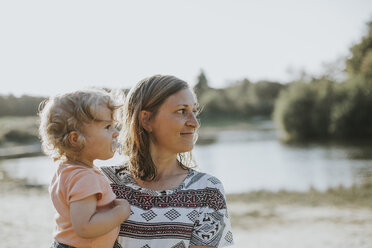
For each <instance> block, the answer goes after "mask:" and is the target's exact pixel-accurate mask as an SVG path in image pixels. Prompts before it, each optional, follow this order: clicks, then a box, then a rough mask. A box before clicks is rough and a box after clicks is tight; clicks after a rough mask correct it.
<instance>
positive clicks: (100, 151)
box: [81, 105, 119, 161]
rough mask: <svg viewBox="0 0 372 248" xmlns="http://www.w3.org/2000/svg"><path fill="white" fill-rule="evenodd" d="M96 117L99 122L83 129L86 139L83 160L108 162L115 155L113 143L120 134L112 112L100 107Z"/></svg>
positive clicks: (82, 153)
mask: <svg viewBox="0 0 372 248" xmlns="http://www.w3.org/2000/svg"><path fill="white" fill-rule="evenodd" d="M95 117H96V119H97V121H93V122H91V123H89V124H85V125H84V126H83V128H82V132H83V134H84V137H85V146H84V148H83V150H82V151H81V159H83V160H90V161H93V160H95V159H101V160H106V159H110V158H112V156H113V155H114V152H113V151H112V143H113V139H114V138H117V137H118V135H119V133H118V130H117V129H116V128H115V126H114V120H113V119H112V116H111V110H110V109H109V108H107V107H106V106H101V105H100V106H98V107H97V108H96V111H95Z"/></svg>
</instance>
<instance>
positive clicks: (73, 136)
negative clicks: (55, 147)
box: [68, 131, 80, 147]
mask: <svg viewBox="0 0 372 248" xmlns="http://www.w3.org/2000/svg"><path fill="white" fill-rule="evenodd" d="M79 135H80V134H79V133H78V132H76V131H71V132H70V133H69V134H68V142H70V144H71V145H72V146H74V147H75V146H78V145H79V144H78V140H79Z"/></svg>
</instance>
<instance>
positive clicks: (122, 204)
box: [112, 199, 130, 221]
mask: <svg viewBox="0 0 372 248" xmlns="http://www.w3.org/2000/svg"><path fill="white" fill-rule="evenodd" d="M112 204H113V207H114V208H115V210H116V211H117V214H118V215H119V216H120V218H121V219H122V220H123V221H124V220H127V219H128V218H129V215H130V205H129V202H128V201H127V200H124V199H115V200H114V201H113V202H112Z"/></svg>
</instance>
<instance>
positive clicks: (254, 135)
mask: <svg viewBox="0 0 372 248" xmlns="http://www.w3.org/2000/svg"><path fill="white" fill-rule="evenodd" d="M193 154H194V158H195V159H196V161H197V163H198V166H199V170H201V171H204V172H207V173H210V174H212V175H214V176H216V177H218V178H219V179H220V180H221V181H222V182H223V183H224V186H225V191H226V192H227V193H240V192H249V191H253V190H261V189H265V190H270V191H278V190H291V191H307V190H308V189H310V188H315V189H317V190H320V191H324V190H326V189H328V188H330V187H338V186H340V185H342V186H345V187H349V186H351V185H353V184H359V183H362V182H363V181H364V180H368V179H372V146H352V145H347V146H346V145H320V144H312V145H306V146H304V145H296V146H288V145H284V144H282V143H280V142H279V141H278V139H277V134H276V132H275V130H270V129H264V130H250V131H223V132H221V133H219V135H218V138H217V141H216V142H215V143H213V144H209V145H202V146H201V145H198V146H196V147H195V149H194V153H193ZM122 160H123V157H122V156H120V155H118V154H116V155H115V157H114V158H112V159H111V160H109V161H96V164H97V165H115V164H120V161H122ZM55 168H56V166H55V165H53V162H52V161H51V160H50V159H49V158H47V157H44V156H41V157H31V158H20V159H10V160H3V161H0V172H1V173H2V174H1V175H2V176H3V177H4V176H8V177H12V178H26V179H27V182H28V183H29V184H48V183H49V181H50V179H51V177H52V174H53V172H54V170H55ZM5 174H6V175H5ZM1 175H0V176H1Z"/></svg>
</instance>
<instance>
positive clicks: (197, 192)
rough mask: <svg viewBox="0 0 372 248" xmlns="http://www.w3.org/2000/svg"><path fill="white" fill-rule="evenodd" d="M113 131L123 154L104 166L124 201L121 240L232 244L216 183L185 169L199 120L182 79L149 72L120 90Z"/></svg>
mask: <svg viewBox="0 0 372 248" xmlns="http://www.w3.org/2000/svg"><path fill="white" fill-rule="evenodd" d="M124 111H125V119H124V125H123V128H122V133H121V138H122V141H123V152H124V154H125V155H127V156H128V158H129V160H128V162H127V164H126V165H125V166H124V167H121V168H118V167H105V168H103V171H104V173H105V175H106V176H107V177H108V178H109V179H110V181H111V182H112V184H111V186H112V189H113V191H114V193H115V194H116V196H117V197H118V198H121V199H126V200H128V202H129V203H130V205H131V215H130V217H129V219H128V220H127V221H125V222H123V223H122V225H121V230H120V234H119V242H120V243H121V245H122V246H123V247H129V248H130V247H146V248H150V247H151V248H168V247H169V248H170V247H177V248H181V247H193V248H195V247H223V246H228V245H232V244H233V238H232V233H231V227H230V220H229V216H228V213H227V209H226V200H225V195H224V189H223V186H222V184H221V182H220V181H219V180H218V179H217V178H215V177H213V176H210V175H208V174H205V173H201V172H197V171H195V170H193V169H192V168H191V167H192V160H191V150H192V149H193V147H194V143H195V140H196V131H197V129H198V127H199V123H198V121H197V119H196V115H197V103H196V100H195V96H194V94H193V92H192V90H191V89H190V88H189V86H188V84H187V83H186V82H184V81H182V80H180V79H178V78H176V77H173V76H162V75H155V76H152V77H149V78H146V79H144V80H142V81H140V82H139V83H138V84H137V85H136V86H134V87H133V88H132V89H131V91H130V92H129V93H128V96H127V99H126V103H125V106H124Z"/></svg>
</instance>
